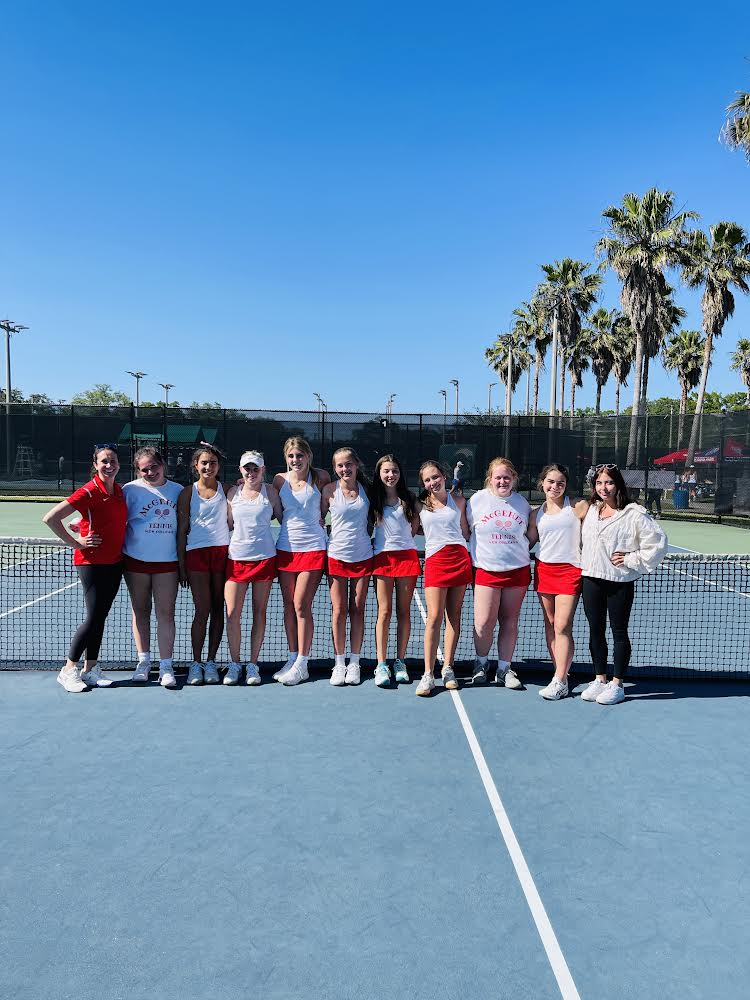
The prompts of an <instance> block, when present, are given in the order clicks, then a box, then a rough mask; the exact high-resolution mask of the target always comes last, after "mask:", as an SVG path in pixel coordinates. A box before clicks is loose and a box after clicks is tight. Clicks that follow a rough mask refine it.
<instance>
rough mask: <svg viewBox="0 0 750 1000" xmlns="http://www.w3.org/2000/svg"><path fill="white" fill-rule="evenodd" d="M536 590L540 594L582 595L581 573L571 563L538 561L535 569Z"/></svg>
mask: <svg viewBox="0 0 750 1000" xmlns="http://www.w3.org/2000/svg"><path fill="white" fill-rule="evenodd" d="M534 590H535V591H536V592H537V593H538V594H553V595H554V594H571V595H573V596H575V597H578V595H579V594H580V593H581V571H580V569H579V568H578V566H573V565H572V564H571V563H546V562H540V561H539V560H538V559H537V562H536V567H535V568H534Z"/></svg>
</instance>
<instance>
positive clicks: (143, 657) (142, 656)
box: [138, 649, 151, 663]
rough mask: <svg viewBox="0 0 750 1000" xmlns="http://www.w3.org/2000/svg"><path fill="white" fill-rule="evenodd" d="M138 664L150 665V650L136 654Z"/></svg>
mask: <svg viewBox="0 0 750 1000" xmlns="http://www.w3.org/2000/svg"><path fill="white" fill-rule="evenodd" d="M138 662H139V663H150V662H151V650H150V649H147V650H146V651H145V652H144V653H139V654H138Z"/></svg>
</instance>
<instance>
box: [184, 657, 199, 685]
mask: <svg viewBox="0 0 750 1000" xmlns="http://www.w3.org/2000/svg"><path fill="white" fill-rule="evenodd" d="M187 682H188V684H202V683H203V664H202V663H198V661H197V660H194V661H193V662H192V663H191V664H190V669H189V670H188V675H187Z"/></svg>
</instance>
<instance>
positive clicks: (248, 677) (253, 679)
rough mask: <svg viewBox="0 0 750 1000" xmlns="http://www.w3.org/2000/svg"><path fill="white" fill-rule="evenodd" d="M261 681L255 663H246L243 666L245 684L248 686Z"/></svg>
mask: <svg viewBox="0 0 750 1000" xmlns="http://www.w3.org/2000/svg"><path fill="white" fill-rule="evenodd" d="M260 683H261V677H260V670H258V667H257V664H255V663H248V664H247V666H246V667H245V684H247V685H248V686H249V687H253V685H257V684H260Z"/></svg>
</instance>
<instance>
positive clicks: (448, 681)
mask: <svg viewBox="0 0 750 1000" xmlns="http://www.w3.org/2000/svg"><path fill="white" fill-rule="evenodd" d="M440 676H441V677H442V678H443V687H444V688H447V689H448V691H457V690H458V681H457V680H456V675H455V674H454V672H453V667H443V669H442V670H441V671H440Z"/></svg>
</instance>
